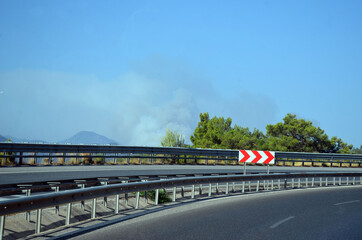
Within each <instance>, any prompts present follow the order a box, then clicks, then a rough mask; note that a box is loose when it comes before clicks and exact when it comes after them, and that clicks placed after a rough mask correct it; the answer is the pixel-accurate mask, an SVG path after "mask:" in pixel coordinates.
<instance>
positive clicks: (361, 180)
mask: <svg viewBox="0 0 362 240" xmlns="http://www.w3.org/2000/svg"><path fill="white" fill-rule="evenodd" d="M359 184H360V185H362V177H359Z"/></svg>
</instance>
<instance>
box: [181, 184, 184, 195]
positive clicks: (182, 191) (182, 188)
mask: <svg viewBox="0 0 362 240" xmlns="http://www.w3.org/2000/svg"><path fill="white" fill-rule="evenodd" d="M181 196H182V197H183V198H184V197H185V186H182V187H181Z"/></svg>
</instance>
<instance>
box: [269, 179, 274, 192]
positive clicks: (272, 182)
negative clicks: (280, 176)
mask: <svg viewBox="0 0 362 240" xmlns="http://www.w3.org/2000/svg"><path fill="white" fill-rule="evenodd" d="M273 188H274V180H273V179H272V180H271V189H270V190H272V191H273Z"/></svg>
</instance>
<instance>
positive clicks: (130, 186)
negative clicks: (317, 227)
mask: <svg viewBox="0 0 362 240" xmlns="http://www.w3.org/2000/svg"><path fill="white" fill-rule="evenodd" d="M337 178H338V179H337ZM358 178H359V179H358ZM301 179H305V182H304V186H302V181H301ZM289 180H290V181H289ZM295 180H297V181H295ZM309 180H310V183H309ZM337 180H338V182H337ZM269 181H271V185H270V182H269ZM275 181H276V182H275ZM288 181H289V182H288ZM247 182H248V183H249V191H252V189H251V187H250V186H251V183H253V184H254V187H255V188H254V189H255V191H256V192H258V191H260V189H261V185H263V189H264V190H268V189H269V186H270V190H274V189H279V190H280V189H282V188H284V189H288V188H295V187H297V188H301V187H304V188H308V187H318V186H328V185H334V186H336V185H350V184H353V185H355V184H357V183H358V182H359V184H360V185H361V184H362V173H304V174H272V175H226V176H207V177H186V178H176V179H168V180H156V181H148V182H136V183H122V184H113V185H106V186H98V187H90V188H85V189H76V190H69V191H63V192H56V193H48V194H42V195H37V196H29V197H23V198H17V199H12V200H5V201H1V202H0V240H2V238H3V234H4V229H5V217H6V216H7V215H10V214H16V213H21V212H27V211H34V210H36V216H37V218H36V222H35V233H40V232H41V220H42V209H44V208H49V207H57V206H59V205H64V204H65V205H66V206H67V211H66V212H67V213H66V218H65V224H66V225H69V224H70V220H71V209H72V203H74V202H81V201H85V200H92V210H91V218H92V219H94V218H95V217H96V203H97V198H100V197H108V196H115V207H114V213H115V214H118V213H119V198H120V194H123V193H125V194H127V193H132V192H136V204H135V208H136V209H137V208H138V207H139V198H140V192H142V191H148V190H155V191H156V192H155V205H158V198H159V189H164V188H172V189H173V198H172V200H173V201H175V200H176V189H177V187H184V186H191V198H195V185H200V190H199V194H200V192H201V186H202V185H203V184H207V185H208V196H209V197H211V196H212V187H213V185H212V184H217V187H218V186H219V185H218V184H219V183H224V184H226V186H225V192H224V193H225V194H226V195H228V194H229V183H232V187H233V190H234V191H235V184H240V185H241V190H240V193H245V186H246V183H247ZM262 182H264V184H262ZM266 182H267V185H266ZM281 184H283V187H282V186H281ZM183 189H184V188H183ZM217 192H218V191H217Z"/></svg>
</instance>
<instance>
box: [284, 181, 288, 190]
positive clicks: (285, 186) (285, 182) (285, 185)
mask: <svg viewBox="0 0 362 240" xmlns="http://www.w3.org/2000/svg"><path fill="white" fill-rule="evenodd" d="M287 187H288V179H284V188H285V189H286V188H287Z"/></svg>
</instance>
